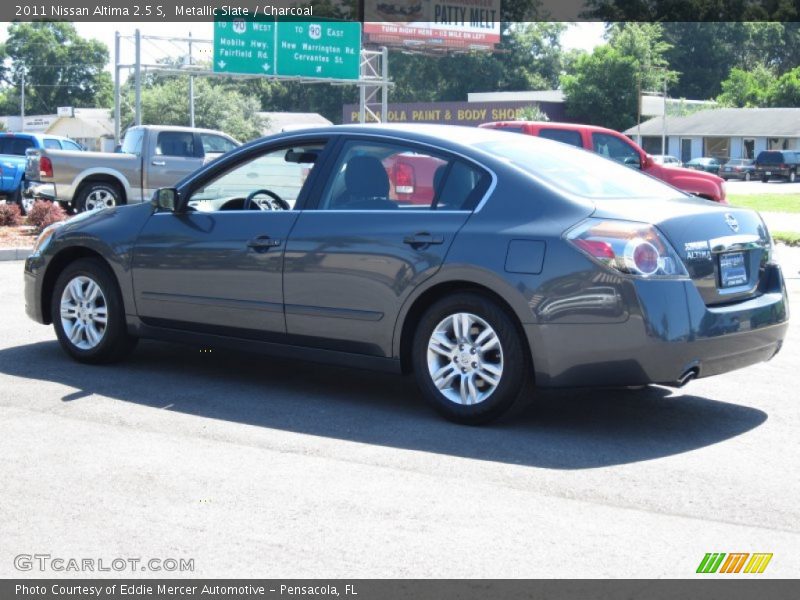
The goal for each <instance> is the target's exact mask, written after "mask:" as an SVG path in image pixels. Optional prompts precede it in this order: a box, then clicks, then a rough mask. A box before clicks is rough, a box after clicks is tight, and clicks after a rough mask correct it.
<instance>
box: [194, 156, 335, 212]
mask: <svg viewBox="0 0 800 600" xmlns="http://www.w3.org/2000/svg"><path fill="white" fill-rule="evenodd" d="M322 149H323V144H309V145H304V146H297V147H291V148H285V147H284V148H280V149H277V150H271V151H268V152H266V153H264V154H260V155H259V156H256V157H253V158H250V159H248V160H247V161H245V162H244V163H240V164H238V165H236V166H234V167H232V168H231V169H229V170H228V171H226V172H224V173H223V174H222V175H219V176H217V177H216V178H214V179H212V180H211V181H209V182H207V183H206V184H204V185H203V186H202V187H200V188H198V189H196V190H194V192H192V194H191V196H190V197H189V202H188V206H189V207H190V208H192V209H194V210H196V211H200V212H214V211H220V210H242V209H244V208H245V206H248V207H249V208H251V209H258V208H263V209H264V210H272V209H273V208H274V207H273V206H270V202H271V201H272V200H275V197H276V196H277V198H278V199H279V200H280V201H284V202H285V203H286V204H285V207H284V208H289V209H293V208H294V206H295V204H296V202H297V198H298V197H299V196H300V190H301V189H302V188H303V184H304V183H305V181H306V178H307V177H308V175H309V173H310V172H311V169H312V168H313V167H314V164H315V163H316V161H317V158H318V157H319V155H320V153H321V152H322ZM248 198H249V200H248Z"/></svg>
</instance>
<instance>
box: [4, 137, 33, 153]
mask: <svg viewBox="0 0 800 600" xmlns="http://www.w3.org/2000/svg"><path fill="white" fill-rule="evenodd" d="M28 148H33V140H31V139H29V138H18V137H2V138H0V154H10V155H11V156H25V151H26V150H27V149H28Z"/></svg>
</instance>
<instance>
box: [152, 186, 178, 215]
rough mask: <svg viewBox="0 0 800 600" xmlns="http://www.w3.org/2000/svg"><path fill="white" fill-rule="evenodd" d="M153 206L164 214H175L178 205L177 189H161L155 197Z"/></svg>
mask: <svg viewBox="0 0 800 600" xmlns="http://www.w3.org/2000/svg"><path fill="white" fill-rule="evenodd" d="M153 205H154V206H155V207H156V208H157V209H158V210H160V211H163V212H175V207H176V206H177V205H178V190H176V189H175V188H159V189H157V190H156V193H155V196H154V197H153Z"/></svg>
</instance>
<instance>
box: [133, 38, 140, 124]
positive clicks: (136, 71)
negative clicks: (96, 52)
mask: <svg viewBox="0 0 800 600" xmlns="http://www.w3.org/2000/svg"><path fill="white" fill-rule="evenodd" d="M133 80H134V87H135V90H134V98H135V100H134V109H135V111H136V125H141V124H142V34H141V32H140V31H139V30H138V29H137V30H136V62H135V64H134V65H133Z"/></svg>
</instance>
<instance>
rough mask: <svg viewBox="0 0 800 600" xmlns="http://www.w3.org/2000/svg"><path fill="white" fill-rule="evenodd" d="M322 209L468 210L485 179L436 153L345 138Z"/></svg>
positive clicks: (474, 171) (481, 174)
mask: <svg viewBox="0 0 800 600" xmlns="http://www.w3.org/2000/svg"><path fill="white" fill-rule="evenodd" d="M333 173H334V175H333V177H332V180H331V182H330V184H329V185H328V187H327V189H326V191H325V193H324V194H323V198H322V201H321V203H320V205H319V208H320V209H321V210H358V211H362V210H403V209H420V208H424V209H431V210H471V209H472V208H473V207H474V204H475V203H476V201H477V199H478V197H479V196H480V195H481V190H482V189H483V188H485V187H486V183H485V180H486V179H487V178H488V175H486V174H485V173H484V172H483V171H482V170H480V169H478V168H476V167H474V166H472V165H469V164H467V163H466V162H463V161H461V160H457V159H451V158H448V157H446V156H444V155H439V154H438V153H431V152H427V151H423V150H420V149H417V148H412V147H406V146H402V145H395V144H383V143H374V142H348V143H347V144H345V146H344V149H343V150H342V153H341V156H340V158H339V161H338V163H337V165H336V167H335V168H334V171H333Z"/></svg>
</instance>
